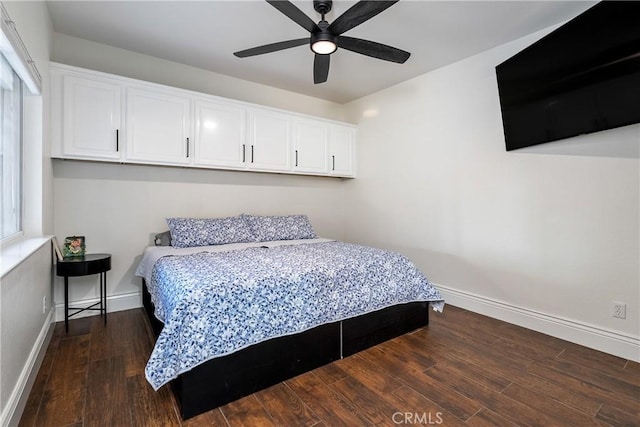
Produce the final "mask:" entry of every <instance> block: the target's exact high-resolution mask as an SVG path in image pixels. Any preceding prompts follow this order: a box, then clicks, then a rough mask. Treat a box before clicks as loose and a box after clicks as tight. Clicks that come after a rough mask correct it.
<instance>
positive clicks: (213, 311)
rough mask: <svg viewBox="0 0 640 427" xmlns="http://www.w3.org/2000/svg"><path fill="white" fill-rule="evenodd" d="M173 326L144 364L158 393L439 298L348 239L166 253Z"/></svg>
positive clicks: (423, 281) (389, 256) (401, 265)
mask: <svg viewBox="0 0 640 427" xmlns="http://www.w3.org/2000/svg"><path fill="white" fill-rule="evenodd" d="M148 288H149V292H150V294H151V297H152V300H153V302H154V304H155V306H156V316H157V317H158V318H159V319H160V320H162V321H163V322H164V324H165V326H164V328H163V330H162V332H161V333H160V336H159V337H158V340H157V342H156V345H155V348H154V350H153V352H152V354H151V357H150V359H149V361H148V363H147V366H146V370H145V372H146V377H147V380H148V381H149V383H150V384H151V385H152V386H153V387H154V389H156V390H157V389H158V388H160V387H161V386H162V385H164V384H166V383H167V382H169V381H171V380H172V379H174V378H176V377H177V376H178V375H179V374H181V373H183V372H186V371H189V370H190V369H192V368H194V367H195V366H197V365H199V364H201V363H203V362H205V361H207V360H210V359H212V358H215V357H220V356H224V355H227V354H229V353H233V352H235V351H237V350H240V349H242V348H245V347H248V346H250V345H252V344H255V343H258V342H261V341H264V340H267V339H270V338H275V337H279V336H283V335H290V334H295V333H298V332H302V331H305V330H307V329H311V328H314V327H316V326H318V325H321V324H325V323H331V322H335V321H339V320H343V319H346V318H349V317H353V316H357V315H360V314H364V313H368V312H372V311H375V310H379V309H382V308H385V307H389V306H391V305H395V304H400V303H406V302H413V301H431V306H432V307H433V309H434V310H437V311H441V310H442V307H443V305H444V302H443V300H442V297H441V296H440V294H439V293H438V291H437V290H436V289H435V288H434V287H433V286H432V285H431V284H430V283H429V281H428V280H427V278H426V277H424V275H422V273H420V271H419V270H418V269H417V268H416V267H415V266H414V265H413V264H412V263H411V262H410V261H409V260H408V259H407V258H405V257H404V256H402V255H400V254H397V253H394V252H388V251H385V250H382V249H375V248H370V247H365V246H359V245H354V244H349V243H343V242H336V241H333V242H322V243H309V244H297V245H288V246H276V247H270V248H264V247H251V248H247V249H242V250H233V251H229V252H217V253H209V252H201V253H196V254H191V255H184V256H165V257H162V258H160V259H158V261H156V262H155V265H154V266H153V270H152V274H151V282H150V283H148Z"/></svg>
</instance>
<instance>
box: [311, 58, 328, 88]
mask: <svg viewBox="0 0 640 427" xmlns="http://www.w3.org/2000/svg"><path fill="white" fill-rule="evenodd" d="M330 61H331V55H318V54H317V53H316V57H315V59H314V60H313V83H315V84H318V83H324V82H326V81H327V77H329V62H330Z"/></svg>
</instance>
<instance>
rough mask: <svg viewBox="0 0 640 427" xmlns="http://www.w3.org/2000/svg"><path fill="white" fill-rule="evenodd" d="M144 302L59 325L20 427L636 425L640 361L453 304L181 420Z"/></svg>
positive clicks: (638, 419)
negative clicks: (382, 339) (364, 346)
mask: <svg viewBox="0 0 640 427" xmlns="http://www.w3.org/2000/svg"><path fill="white" fill-rule="evenodd" d="M151 349H152V339H151V333H150V327H149V326H148V322H147V319H146V318H145V315H144V312H143V311H142V309H137V310H129V311H123V312H118V313H113V314H110V315H109V322H108V325H107V326H106V327H105V326H104V325H103V324H102V322H101V320H100V318H99V317H91V318H84V319H77V320H73V321H72V322H71V323H70V330H69V333H68V334H65V333H64V325H63V324H57V325H56V328H55V332H54V336H53V339H52V341H51V344H50V345H49V348H48V350H47V353H46V356H45V359H44V361H43V364H42V367H41V368H40V371H39V373H38V376H37V379H36V382H35V384H34V387H33V389H32V391H31V394H30V396H29V399H28V402H27V406H26V408H25V411H24V414H23V416H22V419H21V422H20V426H38V427H40V426H99V425H103V426H180V425H183V426H204V425H212V426H217V425H220V426H227V425H229V426H243V425H244V426H263V425H264V426H270V425H282V426H327V427H329V426H339V425H344V426H360V425H362V426H368V425H388V426H397V425H414V424H420V425H443V426H461V425H467V426H514V425H523V426H529V425H539V426H587V425H605V426H606V425H613V426H623V425H624V426H640V365H639V364H638V363H634V362H630V361H627V360H624V359H620V358H618V357H614V356H611V355H607V354H605V353H601V352H598V351H594V350H590V349H587V348H584V347H581V346H578V345H575V344H572V343H569V342H566V341H562V340H559V339H556V338H552V337H549V336H546V335H543V334H540V333H537V332H533V331H530V330H527V329H524V328H520V327H517V326H514V325H511V324H508V323H504V322H501V321H498V320H494V319H491V318H488V317H485V316H481V315H478V314H474V313H471V312H468V311H465V310H462V309H459V308H456V307H452V306H446V307H445V311H444V313H443V314H437V313H433V312H432V313H431V323H430V325H429V326H428V327H425V328H422V329H419V330H417V331H415V332H413V333H410V334H407V335H404V336H402V337H399V338H396V339H394V340H391V341H388V342H386V343H383V344H381V345H378V346H376V347H373V348H371V349H369V350H366V351H363V352H361V353H359V354H356V355H354V356H351V357H348V358H345V359H343V360H340V361H338V362H335V363H332V364H330V365H327V366H324V367H322V368H318V369H316V370H314V371H312V372H309V373H306V374H303V375H300V376H298V377H296V378H293V379H291V380H288V381H285V382H283V383H280V384H277V385H275V386H273V387H271V388H269V389H267V390H263V391H261V392H258V393H255V394H253V395H251V396H249V397H246V398H244V399H241V400H238V401H236V402H233V403H230V404H228V405H225V406H223V407H221V408H218V409H215V410H212V411H210V412H207V413H205V414H202V415H200V416H198V417H195V418H192V419H189V420H187V421H182V420H181V419H180V417H179V415H177V414H178V412H177V407H176V402H175V400H174V398H173V395H172V394H171V393H170V392H169V390H168V388H167V387H163V388H161V389H160V390H159V392H154V391H153V389H152V388H151V387H150V386H149V385H148V383H147V382H146V380H145V377H144V366H145V363H146V360H147V358H148V356H149V354H150V352H151Z"/></svg>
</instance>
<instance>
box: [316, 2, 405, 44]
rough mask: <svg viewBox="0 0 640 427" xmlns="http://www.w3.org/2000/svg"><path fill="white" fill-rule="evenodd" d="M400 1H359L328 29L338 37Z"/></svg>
mask: <svg viewBox="0 0 640 427" xmlns="http://www.w3.org/2000/svg"><path fill="white" fill-rule="evenodd" d="M398 1H399V0H392V1H378V0H375V1H367V0H363V1H359V2H358V3H356V4H354V5H353V6H351V7H350V8H349V9H348V10H347V11H346V12H345V13H343V14H342V15H340V16H339V17H337V18H336V19H335V21H333V22H332V23H331V25H329V27H328V28H327V29H328V30H329V31H330V32H332V33H333V34H335V35H336V36H338V35H340V34H342V33H344V32H347V31H349V30H350V29H352V28H354V27H356V26H358V25H360V24H362V23H363V22H364V21H367V20H369V19H371V18H373V17H374V16H376V15H377V14H379V13H380V12H382V11H383V10H385V9H387V8H389V7H391V6H393V5H394V4H396V3H397V2H398Z"/></svg>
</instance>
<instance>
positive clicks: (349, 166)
mask: <svg viewBox="0 0 640 427" xmlns="http://www.w3.org/2000/svg"><path fill="white" fill-rule="evenodd" d="M355 135H356V132H355V130H354V129H353V128H350V127H346V126H344V127H343V126H335V127H333V129H332V130H331V144H330V145H331V146H330V153H331V158H330V161H331V164H330V165H329V174H330V175H334V176H347V177H353V176H355V167H354V155H353V153H354V150H355Z"/></svg>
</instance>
